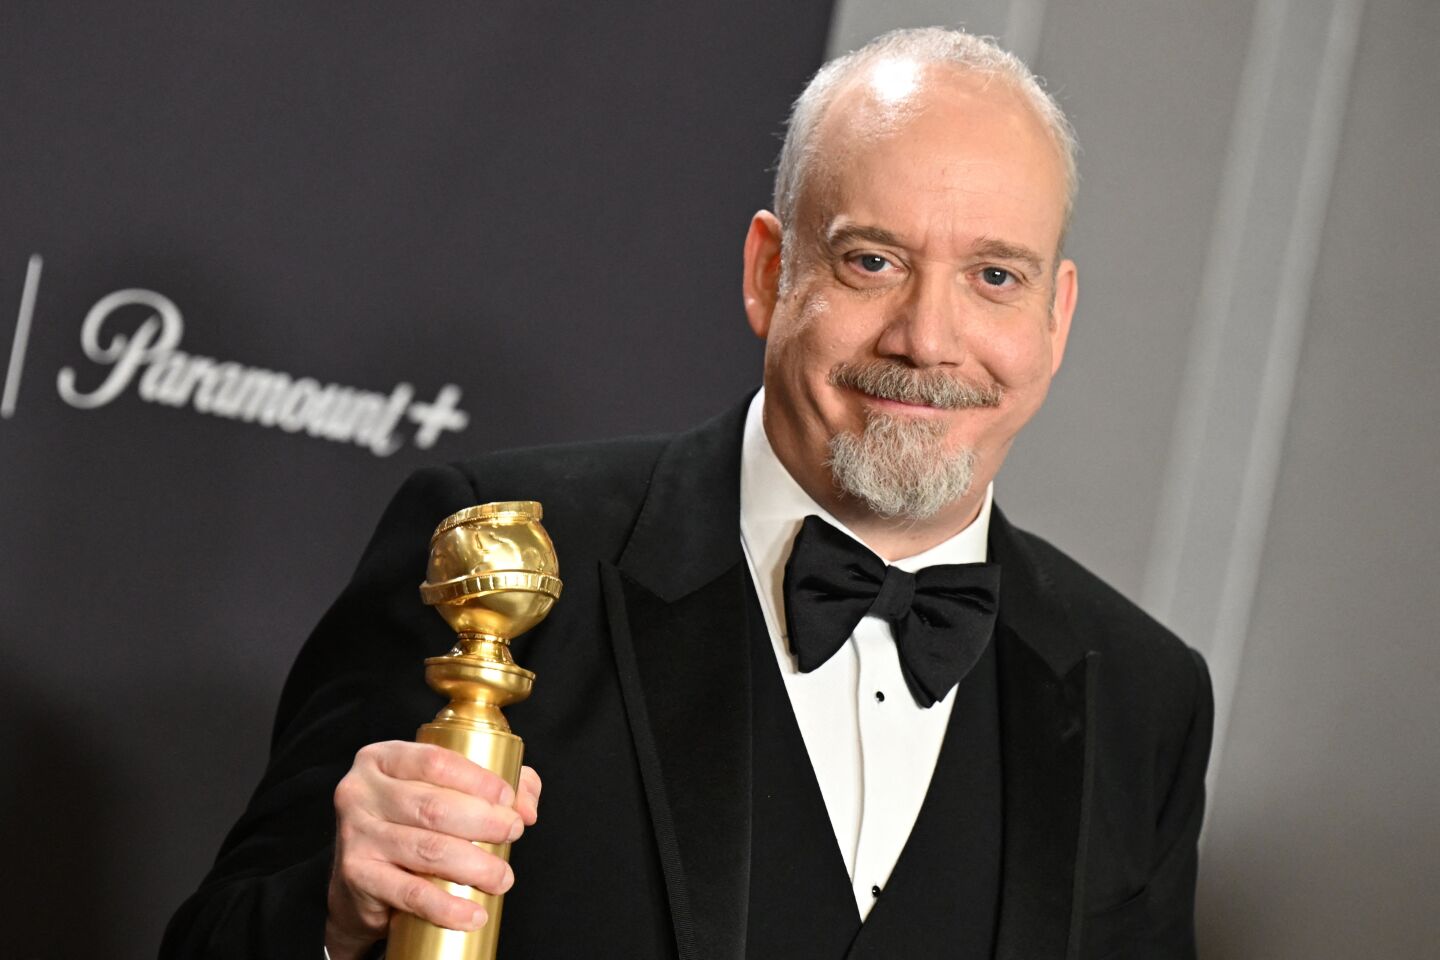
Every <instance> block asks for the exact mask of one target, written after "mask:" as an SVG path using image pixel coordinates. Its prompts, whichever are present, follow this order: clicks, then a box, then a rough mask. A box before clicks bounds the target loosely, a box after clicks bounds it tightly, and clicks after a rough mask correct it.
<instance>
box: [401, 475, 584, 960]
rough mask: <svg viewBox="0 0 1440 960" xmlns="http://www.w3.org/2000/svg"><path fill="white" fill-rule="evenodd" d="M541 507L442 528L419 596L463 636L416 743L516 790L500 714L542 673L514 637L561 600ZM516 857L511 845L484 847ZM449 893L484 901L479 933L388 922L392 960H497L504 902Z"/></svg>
mask: <svg viewBox="0 0 1440 960" xmlns="http://www.w3.org/2000/svg"><path fill="white" fill-rule="evenodd" d="M541 516H542V512H541V508H540V504H538V503H536V502H535V501H533V500H515V501H505V502H501V503H487V504H483V505H481V506H478V507H468V508H466V509H464V510H461V511H460V512H458V513H455V514H452V515H450V516H449V517H446V518H445V519H444V520H443V521H441V523H440V526H439V527H437V528H436V530H435V533H434V534H433V535H432V536H431V538H430V559H429V564H428V567H427V570H426V578H425V583H423V584H421V586H420V595H421V598H422V599H423V600H424V601H425V603H427V604H429V605H431V606H433V607H435V609H436V610H437V611H438V612H439V614H440V615H441V616H442V617H444V618H445V620H446V622H447V623H449V624H450V626H451V628H452V629H453V630H454V631H455V633H456V642H455V646H454V648H453V649H451V651H450V652H449V653H448V654H446V655H445V656H443V657H431V658H429V659H428V660H426V661H425V682H426V683H428V684H429V685H430V687H431V689H433V690H435V691H436V692H437V693H441V694H444V695H445V696H447V697H449V698H450V703H449V704H447V705H446V707H445V708H444V709H443V710H441V711H440V712H439V713H438V714H436V716H435V719H434V720H433V721H431V722H430V723H427V724H425V725H424V726H423V727H421V728H420V731H419V734H418V735H417V736H416V739H417V740H418V741H420V742H421V743H433V744H436V745H438V746H442V747H446V748H447V749H450V750H454V751H456V752H457V753H460V754H463V755H464V756H465V757H467V758H468V759H470V760H473V761H474V762H475V763H477V764H479V765H480V766H482V767H484V768H485V769H487V770H491V771H493V772H495V773H497V774H499V775H500V776H501V777H503V778H505V780H506V782H507V783H509V784H510V786H511V787H512V788H514V787H516V786H517V785H518V781H519V779H520V763H521V760H522V758H523V754H524V748H525V745H524V743H523V742H522V741H521V739H520V738H519V737H517V736H516V735H515V734H514V733H512V732H511V731H510V724H509V723H508V722H507V721H506V719H505V716H504V714H502V713H501V712H500V708H501V707H504V706H507V705H509V704H512V703H518V702H519V701H521V700H524V699H525V698H526V697H528V696H529V695H530V688H531V685H532V684H533V683H534V680H535V674H533V673H531V672H530V671H529V670H526V669H525V668H524V667H521V666H519V665H518V664H517V663H515V660H514V658H513V657H512V656H511V654H510V640H511V639H512V638H514V637H516V636H519V635H520V634H522V633H524V632H525V631H526V630H529V629H530V628H531V627H533V626H535V624H537V623H539V622H540V621H541V620H543V619H544V618H545V615H546V614H547V613H549V612H550V607H551V606H552V605H553V604H554V602H555V600H556V599H558V598H559V596H560V587H561V584H560V579H559V577H558V574H559V565H558V563H557V561H556V558H555V547H554V545H553V544H552V543H551V542H550V537H549V535H548V534H546V532H545V529H544V527H542V526H541V525H540V519H541ZM476 846H479V847H483V848H484V849H486V850H488V851H490V852H491V853H493V854H495V855H496V856H498V857H501V858H502V859H507V860H508V859H509V857H510V844H508V843H479V842H477V843H476ZM431 882H432V883H434V884H435V885H437V886H439V887H440V888H441V889H442V890H444V891H445V892H446V893H449V894H452V895H453V896H457V897H462V898H464V899H467V900H471V901H473V902H475V903H478V904H480V905H481V906H483V907H484V908H485V910H486V912H487V913H488V914H489V915H490V919H489V920H488V921H487V922H486V924H485V926H484V927H482V928H481V929H480V930H477V931H474V932H465V931H460V930H448V929H446V928H444V927H438V926H436V925H435V924H432V923H429V922H427V921H424V920H421V919H419V918H418V917H415V916H413V915H411V914H407V913H398V912H397V913H396V914H395V916H394V919H393V920H392V921H391V923H390V935H389V941H388V944H387V947H386V956H387V957H390V958H392V960H492V958H493V957H494V956H495V951H496V948H497V946H498V944H499V935H500V910H501V906H502V904H503V899H504V898H503V897H500V896H496V895H494V894H488V893H483V892H481V891H478V890H476V889H474V888H473V887H467V886H464V885H462V884H458V883H450V882H448V881H444V880H440V879H438V878H434V877H432V878H431Z"/></svg>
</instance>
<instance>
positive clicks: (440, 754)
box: [420, 747, 451, 783]
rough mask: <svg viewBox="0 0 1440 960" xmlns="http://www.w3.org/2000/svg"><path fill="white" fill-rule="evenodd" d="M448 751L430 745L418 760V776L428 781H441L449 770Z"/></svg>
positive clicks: (443, 780)
mask: <svg viewBox="0 0 1440 960" xmlns="http://www.w3.org/2000/svg"><path fill="white" fill-rule="evenodd" d="M450 762H451V761H450V751H448V750H445V749H443V748H441V747H432V748H431V749H429V750H426V751H425V755H424V756H423V757H422V758H421V760H420V776H421V778H422V779H424V780H426V781H428V782H430V783H443V782H445V780H446V775H447V774H448V773H449V771H450Z"/></svg>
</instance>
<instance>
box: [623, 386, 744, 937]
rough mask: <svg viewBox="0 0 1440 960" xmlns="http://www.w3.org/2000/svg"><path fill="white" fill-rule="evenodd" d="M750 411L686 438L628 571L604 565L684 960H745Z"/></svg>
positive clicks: (659, 474) (650, 503) (628, 704)
mask: <svg viewBox="0 0 1440 960" xmlns="http://www.w3.org/2000/svg"><path fill="white" fill-rule="evenodd" d="M744 412H745V411H744V408H743V407H741V408H740V409H738V410H735V411H732V412H731V413H729V414H727V415H726V416H724V417H722V418H720V419H718V420H716V421H712V422H711V423H709V424H707V425H705V426H704V427H701V428H700V429H699V430H697V431H695V432H693V433H690V434H685V435H682V436H680V437H678V438H677V439H676V440H675V441H674V442H673V443H672V444H671V445H670V447H668V448H667V449H666V451H665V453H664V454H662V456H661V458H660V461H659V462H658V463H657V465H656V468H655V473H654V476H653V478H652V480H651V484H650V489H649V492H648V493H647V495H646V501H645V504H644V505H643V507H642V508H641V511H640V514H639V517H638V519H637V521H636V525H635V530H634V531H633V532H632V534H631V538H630V541H629V543H628V545H627V546H626V548H625V551H624V553H623V555H622V556H621V558H620V562H619V564H618V565H610V564H603V565H602V569H601V577H602V583H603V584H604V593H605V604H606V610H607V615H608V618H609V625H610V634H611V638H612V641H613V646H614V652H615V664H616V669H617V670H618V672H619V677H620V687H621V692H622V695H623V697H624V699H625V709H626V712H627V714H628V717H629V721H630V730H631V733H632V736H633V737H634V741H635V751H636V756H637V757H638V758H639V763H640V773H641V777H642V779H643V782H644V787H645V795H646V799H647V801H648V803H649V806H650V815H651V819H652V821H653V823H654V827H655V838H656V842H657V845H658V848H659V851H660V859H661V867H662V870H663V873H664V877H665V885H666V893H667V895H668V897H669V901H670V910H671V915H672V919H673V921H674V924H675V941H676V944H677V947H678V950H679V955H680V957H681V960H712V958H713V960H721V958H726V960H739V958H741V957H743V956H744V951H745V919H746V917H745V915H746V910H747V907H748V903H749V889H750V786H751V784H750V779H751V763H750V758H751V736H752V734H751V729H750V727H751V723H750V720H751V708H750V664H749V644H748V642H747V639H746V622H745V610H746V604H745V600H746V591H748V590H749V589H750V581H749V574H748V571H747V570H746V567H745V561H744V557H743V555H742V553H741V550H740V527H739V516H740V502H739V497H740V494H739V482H740V438H741V427H742V425H743V423H744Z"/></svg>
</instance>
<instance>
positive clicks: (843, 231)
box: [825, 223, 905, 249]
mask: <svg viewBox="0 0 1440 960" xmlns="http://www.w3.org/2000/svg"><path fill="white" fill-rule="evenodd" d="M856 240H868V241H870V242H871V243H881V244H884V245H885V246H887V247H903V246H905V241H904V240H903V239H901V237H900V235H899V234H898V233H891V232H890V231H889V230H886V229H885V228H884V227H869V226H865V225H863V224H858V223H852V224H847V225H846V226H843V227H839V228H837V229H835V230H831V231H829V232H827V233H826V234H825V243H826V245H827V246H829V247H831V248H832V249H833V248H834V247H842V246H844V245H845V244H847V243H852V242H853V241H856Z"/></svg>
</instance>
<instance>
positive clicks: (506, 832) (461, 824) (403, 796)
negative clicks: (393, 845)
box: [374, 780, 525, 843]
mask: <svg viewBox="0 0 1440 960" xmlns="http://www.w3.org/2000/svg"><path fill="white" fill-rule="evenodd" d="M374 810H375V813H376V814H377V815H378V818H379V819H380V820H384V821H389V822H390V823H398V824H403V825H405V826H409V827H420V828H422V829H424V830H431V831H434V832H436V833H445V834H449V835H450V836H452V837H459V838H461V839H462V840H484V841H485V842H487V843H508V842H510V841H512V840H515V839H518V838H519V836H520V834H521V833H522V832H523V831H524V829H525V824H524V821H523V820H522V819H521V818H520V815H519V814H518V813H516V812H515V811H514V810H512V809H511V808H510V807H508V806H505V805H502V804H499V803H490V802H489V801H486V800H482V799H480V798H479V797H473V796H471V795H470V794H468V793H461V792H460V791H458V790H449V789H446V788H444V787H435V786H431V785H430V784H428V783H419V782H416V781H411V780H391V781H389V782H388V783H387V784H386V785H385V787H384V788H383V789H380V790H378V791H377V795H376V797H375V800H374Z"/></svg>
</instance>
